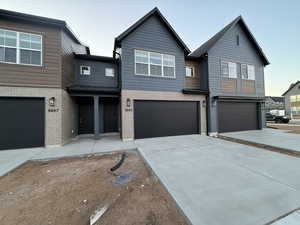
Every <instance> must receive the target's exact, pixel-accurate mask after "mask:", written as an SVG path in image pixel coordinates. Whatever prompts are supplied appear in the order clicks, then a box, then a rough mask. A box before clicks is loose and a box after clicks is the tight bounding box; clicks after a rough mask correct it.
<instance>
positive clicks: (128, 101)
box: [126, 98, 131, 107]
mask: <svg viewBox="0 0 300 225" xmlns="http://www.w3.org/2000/svg"><path fill="white" fill-rule="evenodd" d="M126 106H127V107H131V100H130V98H127V99H126Z"/></svg>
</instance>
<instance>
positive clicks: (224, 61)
mask: <svg viewBox="0 0 300 225" xmlns="http://www.w3.org/2000/svg"><path fill="white" fill-rule="evenodd" d="M222 63H226V64H227V65H228V76H225V75H224V74H223V70H222ZM229 63H233V64H235V76H231V75H230V70H229ZM220 69H221V76H222V77H224V78H228V79H237V78H238V74H237V63H236V62H232V61H226V60H221V65H220Z"/></svg>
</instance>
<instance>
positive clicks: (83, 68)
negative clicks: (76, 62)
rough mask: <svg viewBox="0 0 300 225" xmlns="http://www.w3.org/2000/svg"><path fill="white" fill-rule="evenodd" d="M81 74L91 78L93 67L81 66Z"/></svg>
mask: <svg viewBox="0 0 300 225" xmlns="http://www.w3.org/2000/svg"><path fill="white" fill-rule="evenodd" d="M80 74H81V75H85V76H89V75H91V67H90V66H80Z"/></svg>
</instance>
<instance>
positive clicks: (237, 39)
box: [236, 35, 240, 46]
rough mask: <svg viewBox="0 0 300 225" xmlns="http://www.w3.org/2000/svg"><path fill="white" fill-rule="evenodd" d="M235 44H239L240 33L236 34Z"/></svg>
mask: <svg viewBox="0 0 300 225" xmlns="http://www.w3.org/2000/svg"><path fill="white" fill-rule="evenodd" d="M236 45H237V46H239V45H240V35H236Z"/></svg>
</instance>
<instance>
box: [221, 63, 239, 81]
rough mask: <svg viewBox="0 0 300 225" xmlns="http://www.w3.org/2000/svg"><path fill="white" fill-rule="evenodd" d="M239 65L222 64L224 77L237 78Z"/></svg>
mask: <svg viewBox="0 0 300 225" xmlns="http://www.w3.org/2000/svg"><path fill="white" fill-rule="evenodd" d="M236 67H237V65H236V63H233V62H225V61H222V62H221V73H222V76H223V77H227V78H237V69H236Z"/></svg>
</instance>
